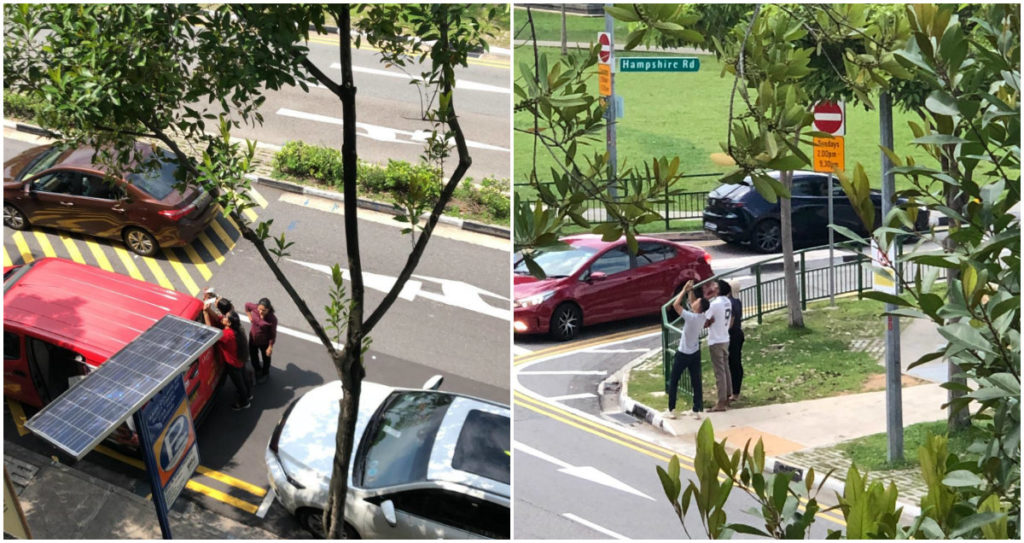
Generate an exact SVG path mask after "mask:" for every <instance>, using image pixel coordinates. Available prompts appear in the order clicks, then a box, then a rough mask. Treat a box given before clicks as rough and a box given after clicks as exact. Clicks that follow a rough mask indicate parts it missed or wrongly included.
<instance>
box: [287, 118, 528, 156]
mask: <svg viewBox="0 0 1024 543" xmlns="http://www.w3.org/2000/svg"><path fill="white" fill-rule="evenodd" d="M276 113H277V114H278V115H281V116H282V117H293V118H296V119H305V120H307V121H314V122H318V123H327V124H335V125H339V126H340V125H342V124H344V123H343V122H342V120H341V119H339V118H337V117H329V116H327V115H319V114H316V113H306V112H304V111H296V110H294V109H288V108H281V109H279V110H277V112H276ZM356 128H357V129H362V130H363V131H364V133H361V134H356V135H358V136H363V137H367V138H370V139H373V140H377V141H383V142H388V143H401V144H404V145H422V143H423V141H424V140H425V139H426V136H425V133H426V132H425V131H423V130H416V131H409V130H401V129H398V128H388V127H386V126H379V125H375V124H368V123H360V122H357V123H356ZM399 136H402V137H403V138H405V139H400V138H399ZM466 145H467V146H468V147H471V148H473V149H485V150H488V151H501V152H504V153H508V152H509V150H508V149H506V148H504V147H499V146H497V145H490V144H488V143H480V142H478V141H469V140H467V141H466Z"/></svg>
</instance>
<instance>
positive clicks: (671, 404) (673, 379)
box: [668, 351, 704, 411]
mask: <svg viewBox="0 0 1024 543" xmlns="http://www.w3.org/2000/svg"><path fill="white" fill-rule="evenodd" d="M683 370H689V371H690V385H691V386H692V388H693V410H694V411H703V410H704V390H702V387H701V381H700V351H697V352H695V353H692V354H686V353H682V352H679V351H676V357H675V359H673V360H672V374H671V375H670V376H669V379H668V410H669V411H672V410H673V409H675V408H676V394H678V393H679V378H680V377H682V376H683Z"/></svg>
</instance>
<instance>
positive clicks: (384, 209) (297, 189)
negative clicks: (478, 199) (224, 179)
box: [4, 119, 512, 239]
mask: <svg viewBox="0 0 1024 543" xmlns="http://www.w3.org/2000/svg"><path fill="white" fill-rule="evenodd" d="M4 126H13V128H14V129H15V130H17V131H18V132H27V133H29V134H34V135H36V136H43V137H48V138H54V137H56V135H55V134H54V133H53V132H50V131H49V130H45V129H43V128H39V127H38V126H32V125H30V124H24V123H18V122H11V121H8V120H6V119H4ZM246 178H247V179H249V180H250V181H253V182H255V183H258V184H261V185H267V186H268V187H273V188H276V189H278V190H283V191H286V192H293V193H297V194H308V195H310V196H317V197H320V198H326V199H328V200H334V201H336V202H343V201H344V197H343V196H342V195H341V194H338V193H336V192H333V191H329V190H323V189H318V188H316V187H307V186H305V185H299V184H297V183H291V182H289V181H281V180H278V179H272V178H269V177H263V176H258V175H254V174H248V175H246ZM356 205H357V206H359V207H361V208H364V209H369V210H372V211H379V212H381V213H387V214H389V215H398V214H399V213H398V211H397V210H396V209H395V208H394V206H392V205H391V204H386V203H383V202H377V201H374V200H367V199H364V198H358V199H357V201H356ZM428 217H430V214H429V213H424V214H423V215H422V216H421V217H420V218H421V219H426V218H428ZM438 222H441V223H444V224H448V225H452V226H455V227H456V228H459V229H462V230H467V231H470V232H475V233H478V234H486V235H489V236H494V237H499V238H503V239H510V238H511V236H512V234H511V229H509V228H505V227H502V226H494V225H490V224H483V223H476V222H472V221H466V220H463V219H459V218H456V217H447V216H445V215H442V216H440V217H439V218H438Z"/></svg>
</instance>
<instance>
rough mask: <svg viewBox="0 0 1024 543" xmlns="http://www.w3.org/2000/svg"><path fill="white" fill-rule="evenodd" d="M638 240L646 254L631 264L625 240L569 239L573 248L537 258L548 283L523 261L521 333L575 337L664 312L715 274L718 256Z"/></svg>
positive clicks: (517, 320)
mask: <svg viewBox="0 0 1024 543" xmlns="http://www.w3.org/2000/svg"><path fill="white" fill-rule="evenodd" d="M636 239H637V243H638V245H639V252H638V253H637V255H636V258H635V261H632V262H631V260H632V259H631V258H630V254H629V250H628V249H627V247H626V238H625V237H623V238H620V239H619V240H617V241H612V242H606V241H602V240H601V236H597V235H581V236H572V237H567V238H562V241H564V242H566V243H568V244H569V246H570V248H569V249H566V250H552V251H541V252H539V253H538V254H536V255H535V257H534V261H535V262H536V263H537V264H538V265H540V267H541V268H542V269H543V270H544V273H545V274H546V275H547V278H546V279H537V278H536V277H533V276H532V275H530V272H529V270H527V269H526V264H525V263H524V262H523V261H522V260H520V261H519V262H517V263H516V267H515V286H514V297H515V303H514V307H515V316H514V321H513V322H514V327H515V331H516V332H517V333H523V334H534V333H550V334H551V335H552V336H554V337H555V338H557V339H561V340H566V339H572V338H573V337H576V334H578V333H579V330H580V327H581V326H582V325H583V324H584V323H586V324H588V325H590V324H598V323H601V322H607V321H612V320H619V319H627V318H631V317H637V316H640V315H648V314H651V313H657V312H658V311H659V310H660V309H661V306H662V304H664V303H665V302H667V301H668V300H669V298H670V297H671V296H672V295H673V293H675V292H678V291H679V289H680V288H682V286H683V284H684V283H686V282H687V281H688V280H690V279H694V280H696V281H703V280H704V279H707V278H708V277H711V276H712V275H713V274H712V272H711V264H710V262H711V256H710V255H708V254H707V253H706V252H704V250H702V249H699V248H697V247H692V246H689V245H683V244H680V243H673V242H671V241H665V240H661V239H657V238H649V237H637V238H636Z"/></svg>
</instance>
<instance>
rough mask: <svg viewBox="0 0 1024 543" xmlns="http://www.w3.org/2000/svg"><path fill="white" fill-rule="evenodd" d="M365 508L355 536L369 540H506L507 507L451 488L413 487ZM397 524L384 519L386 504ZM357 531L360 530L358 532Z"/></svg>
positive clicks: (370, 502) (372, 500)
mask: <svg viewBox="0 0 1024 543" xmlns="http://www.w3.org/2000/svg"><path fill="white" fill-rule="evenodd" d="M365 502H366V503H367V504H368V505H369V507H368V508H367V510H366V516H365V517H364V518H363V522H361V523H360V524H362V526H356V527H355V528H356V531H358V532H359V535H360V536H362V537H363V538H364V539H365V538H373V539H477V538H483V537H489V538H495V539H508V537H509V534H510V530H509V525H510V520H511V518H510V514H509V509H508V507H504V506H501V505H499V504H496V503H493V502H490V501H488V500H485V499H483V498H481V497H478V496H473V495H470V494H468V493H465V492H460V491H458V489H455V488H440V487H434V488H415V489H406V490H400V491H395V492H385V493H382V494H379V495H377V496H374V497H370V498H367V499H365ZM387 502H390V506H392V507H394V511H395V518H396V520H397V522H396V523H395V525H394V526H391V525H390V524H389V523H388V522H387V520H386V519H385V515H384V513H383V508H384V507H386V506H387V505H386V503H387ZM360 528H361V529H360Z"/></svg>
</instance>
